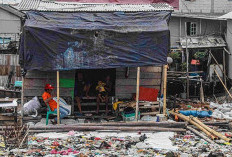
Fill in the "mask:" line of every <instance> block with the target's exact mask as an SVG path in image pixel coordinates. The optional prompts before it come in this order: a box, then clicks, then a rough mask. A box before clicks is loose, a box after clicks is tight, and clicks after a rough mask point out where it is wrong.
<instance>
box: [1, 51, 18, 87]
mask: <svg viewBox="0 0 232 157" xmlns="http://www.w3.org/2000/svg"><path fill="white" fill-rule="evenodd" d="M12 70H14V72H15V76H14V77H13V78H12V82H11V83H14V81H19V80H21V77H20V65H19V55H16V54H0V86H5V85H6V84H7V79H8V75H9V73H10V71H12Z"/></svg>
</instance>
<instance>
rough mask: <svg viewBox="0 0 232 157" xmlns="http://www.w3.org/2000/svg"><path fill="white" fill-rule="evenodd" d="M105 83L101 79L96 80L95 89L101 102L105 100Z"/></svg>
mask: <svg viewBox="0 0 232 157" xmlns="http://www.w3.org/2000/svg"><path fill="white" fill-rule="evenodd" d="M105 85H106V84H105V83H104V82H102V81H98V85H97V87H96V90H97V91H98V97H99V98H100V100H101V102H105V101H106V97H105V96H106V94H107V93H106V90H105Z"/></svg>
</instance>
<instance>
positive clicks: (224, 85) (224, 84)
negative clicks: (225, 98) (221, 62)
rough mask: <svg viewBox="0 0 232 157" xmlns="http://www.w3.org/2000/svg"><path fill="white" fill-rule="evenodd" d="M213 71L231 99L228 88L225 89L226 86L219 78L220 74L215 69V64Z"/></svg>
mask: <svg viewBox="0 0 232 157" xmlns="http://www.w3.org/2000/svg"><path fill="white" fill-rule="evenodd" d="M214 71H215V73H216V75H217V77H218V78H219V80H220V81H221V83H222V85H223V87H224V88H225V90H226V92H227V93H228V95H229V96H230V98H231V99H232V95H231V94H230V92H229V90H228V89H227V87H226V86H225V84H224V83H223V81H222V79H221V78H220V76H219V74H218V72H217V70H216V69H215V66H214Z"/></svg>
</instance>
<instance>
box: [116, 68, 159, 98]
mask: <svg viewBox="0 0 232 157" xmlns="http://www.w3.org/2000/svg"><path fill="white" fill-rule="evenodd" d="M125 73H126V68H120V69H116V87H115V90H116V91H115V95H116V97H117V98H125V99H129V98H131V97H132V94H133V93H136V77H137V68H129V76H128V78H125ZM161 78H162V67H150V66H149V67H141V71H140V86H143V87H149V88H156V89H158V90H160V85H161V81H162V79H161Z"/></svg>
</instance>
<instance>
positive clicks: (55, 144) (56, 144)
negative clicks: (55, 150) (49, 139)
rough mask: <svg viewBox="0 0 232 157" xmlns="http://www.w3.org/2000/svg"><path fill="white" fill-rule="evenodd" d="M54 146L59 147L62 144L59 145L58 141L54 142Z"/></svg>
mask: <svg viewBox="0 0 232 157" xmlns="http://www.w3.org/2000/svg"><path fill="white" fill-rule="evenodd" d="M52 145H53V146H59V145H60V144H59V143H58V142H57V141H54V142H53V143H52Z"/></svg>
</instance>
